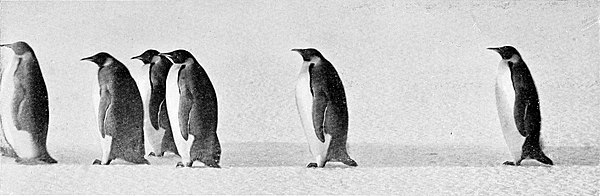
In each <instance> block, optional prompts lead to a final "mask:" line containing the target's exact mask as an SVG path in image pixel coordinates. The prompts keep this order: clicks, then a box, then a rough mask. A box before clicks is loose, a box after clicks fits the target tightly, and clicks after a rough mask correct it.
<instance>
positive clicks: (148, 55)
mask: <svg viewBox="0 0 600 196" xmlns="http://www.w3.org/2000/svg"><path fill="white" fill-rule="evenodd" d="M158 54H160V52H158V51H156V50H153V49H150V50H146V52H144V53H142V54H140V55H139V56H134V57H131V59H138V60H140V61H142V62H144V64H150V63H151V62H152V58H154V57H155V56H157V55H158Z"/></svg>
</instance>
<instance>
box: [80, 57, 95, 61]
mask: <svg viewBox="0 0 600 196" xmlns="http://www.w3.org/2000/svg"><path fill="white" fill-rule="evenodd" d="M92 60H94V56H91V57H85V58H82V59H81V61H92Z"/></svg>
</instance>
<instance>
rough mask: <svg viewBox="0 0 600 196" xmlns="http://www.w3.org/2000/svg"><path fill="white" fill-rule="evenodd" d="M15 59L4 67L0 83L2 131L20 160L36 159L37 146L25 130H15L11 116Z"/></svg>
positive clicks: (15, 67)
mask: <svg viewBox="0 0 600 196" xmlns="http://www.w3.org/2000/svg"><path fill="white" fill-rule="evenodd" d="M17 61H18V60H17V58H16V57H15V59H14V60H13V63H11V64H8V67H4V69H3V72H2V82H0V100H2V101H0V114H1V115H0V116H1V120H2V129H3V131H4V135H5V136H6V140H7V141H8V143H9V144H10V145H11V146H12V147H13V149H14V150H15V152H16V153H17V155H18V156H19V157H20V158H24V159H26V158H34V157H37V156H38V154H39V152H38V151H37V144H36V143H35V141H33V137H32V135H31V134H30V133H29V132H27V131H25V130H17V128H16V127H15V124H14V121H13V120H14V119H13V116H12V111H11V110H12V105H13V104H14V103H13V97H14V93H15V84H14V73H15V71H16V69H17V63H18V62H17Z"/></svg>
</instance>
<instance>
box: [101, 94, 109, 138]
mask: <svg viewBox="0 0 600 196" xmlns="http://www.w3.org/2000/svg"><path fill="white" fill-rule="evenodd" d="M110 99H111V98H110V92H109V91H108V89H107V88H106V87H105V86H100V105H98V126H99V127H100V134H101V135H102V138H104V136H105V135H106V123H104V122H105V120H106V115H107V114H108V113H107V111H108V107H109V106H110V101H111V100H110Z"/></svg>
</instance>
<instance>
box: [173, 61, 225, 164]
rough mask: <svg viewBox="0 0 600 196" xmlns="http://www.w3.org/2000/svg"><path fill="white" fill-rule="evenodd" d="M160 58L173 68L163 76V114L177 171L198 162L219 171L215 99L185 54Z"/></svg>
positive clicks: (205, 78) (206, 80) (201, 72)
mask: <svg viewBox="0 0 600 196" xmlns="http://www.w3.org/2000/svg"><path fill="white" fill-rule="evenodd" d="M161 55H163V56H167V57H169V58H170V59H171V60H172V61H173V63H174V64H173V66H171V69H170V70H169V74H168V75H167V96H166V102H167V110H168V112H169V118H170V119H171V129H172V131H173V137H174V139H175V144H176V146H177V151H178V152H179V155H180V156H181V162H179V163H177V167H184V166H185V167H192V164H193V162H194V161H196V160H198V161H200V162H202V163H204V164H205V165H206V166H208V167H213V168H220V166H219V160H220V157H221V145H220V143H219V138H218V137H217V95H216V93H215V89H214V87H213V85H212V83H211V81H210V79H209V78H208V75H207V74H206V72H205V71H204V69H203V68H202V66H200V64H199V63H198V61H197V60H196V58H194V56H192V54H191V53H190V52H188V51H186V50H175V51H173V52H169V53H162V54H161Z"/></svg>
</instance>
